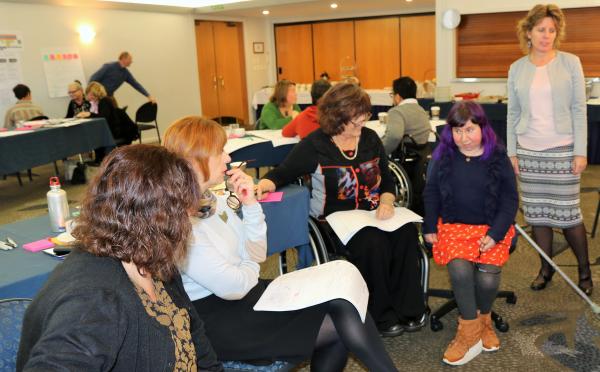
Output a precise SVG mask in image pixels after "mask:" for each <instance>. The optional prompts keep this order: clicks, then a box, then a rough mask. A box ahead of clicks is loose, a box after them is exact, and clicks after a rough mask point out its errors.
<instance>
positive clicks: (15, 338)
mask: <svg viewBox="0 0 600 372" xmlns="http://www.w3.org/2000/svg"><path fill="white" fill-rule="evenodd" d="M30 303H31V300H30V299H28V298H14V299H7V300H0V370H3V371H14V370H16V368H17V352H18V351H19V341H20V340H21V327H22V325H23V316H24V315H25V310H26V309H27V306H29V304H30Z"/></svg>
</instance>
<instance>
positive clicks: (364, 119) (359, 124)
mask: <svg viewBox="0 0 600 372" xmlns="http://www.w3.org/2000/svg"><path fill="white" fill-rule="evenodd" d="M370 118H371V113H368V114H366V115H365V116H363V117H362V119H358V121H353V120H350V121H349V123H350V124H352V125H354V128H360V127H362V126H363V125H365V124H366V123H367V121H369V119H370Z"/></svg>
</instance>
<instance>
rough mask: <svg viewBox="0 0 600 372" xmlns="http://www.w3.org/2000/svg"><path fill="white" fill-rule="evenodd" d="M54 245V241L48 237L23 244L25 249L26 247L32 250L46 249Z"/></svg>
mask: <svg viewBox="0 0 600 372" xmlns="http://www.w3.org/2000/svg"><path fill="white" fill-rule="evenodd" d="M52 247H54V243H52V242H51V241H49V240H48V239H42V240H38V241H35V242H31V243H27V244H23V249H26V250H28V251H30V252H39V251H41V250H44V249H48V248H52Z"/></svg>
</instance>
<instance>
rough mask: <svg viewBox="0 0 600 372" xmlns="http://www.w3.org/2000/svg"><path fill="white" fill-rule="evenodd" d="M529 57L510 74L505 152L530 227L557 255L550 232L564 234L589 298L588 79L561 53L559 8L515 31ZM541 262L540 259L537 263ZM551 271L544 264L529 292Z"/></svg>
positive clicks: (539, 13) (537, 12)
mask: <svg viewBox="0 0 600 372" xmlns="http://www.w3.org/2000/svg"><path fill="white" fill-rule="evenodd" d="M517 35H518V37H519V40H520V42H521V48H522V49H523V52H524V53H525V56H523V57H521V58H520V59H518V60H517V61H515V62H514V63H513V64H512V65H511V66H510V70H509V72H508V115H507V129H506V138H507V147H508V156H510V158H511V161H512V164H513V168H514V171H515V173H516V174H517V175H518V177H519V181H520V187H521V201H522V203H523V204H522V205H523V213H524V216H525V221H526V222H527V224H528V225H530V226H532V230H533V238H534V239H535V241H536V243H537V244H538V245H539V246H540V248H542V249H543V250H544V252H546V254H547V255H548V256H551V255H552V240H553V235H554V232H553V230H552V229H553V228H559V229H562V231H563V234H564V236H565V239H566V240H567V242H568V243H569V245H570V246H571V249H572V250H573V253H574V254H575V257H576V258H577V263H578V271H579V288H581V290H583V291H584V292H585V293H586V294H587V295H591V294H592V289H593V282H592V272H591V270H590V263H589V258H588V242H587V236H586V231H585V226H584V224H583V217H582V215H581V208H580V206H579V204H580V197H579V193H580V189H581V185H580V181H581V173H582V172H583V171H584V170H585V168H586V166H587V117H586V115H587V107H586V97H585V80H584V76H583V69H582V67H581V62H580V60H579V58H578V57H577V56H575V55H573V54H570V53H566V52H562V51H560V50H558V47H559V44H560V41H561V40H562V39H563V38H564V35H565V16H564V14H563V12H562V11H561V10H560V8H559V7H557V6H556V5H552V4H550V5H536V6H534V7H533V8H532V9H531V10H530V11H529V13H528V14H527V16H526V17H525V18H523V19H522V20H521V21H520V22H519V24H518V26H517ZM540 258H541V257H540ZM553 274H554V270H553V269H552V267H551V266H550V264H548V263H547V262H546V261H545V260H544V259H541V268H540V271H539V273H538V275H537V277H536V278H535V279H534V280H533V282H532V283H531V289H533V290H541V289H544V288H545V287H546V285H547V284H548V282H550V281H551V280H552V275H553Z"/></svg>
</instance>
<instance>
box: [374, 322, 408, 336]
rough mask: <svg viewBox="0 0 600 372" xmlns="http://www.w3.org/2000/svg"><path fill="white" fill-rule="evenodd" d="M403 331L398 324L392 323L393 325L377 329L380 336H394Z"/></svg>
mask: <svg viewBox="0 0 600 372" xmlns="http://www.w3.org/2000/svg"><path fill="white" fill-rule="evenodd" d="M403 333H404V328H403V327H402V326H401V325H400V324H394V325H393V326H391V327H389V328H385V329H379V334H380V335H381V337H396V336H400V335H401V334H403Z"/></svg>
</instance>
